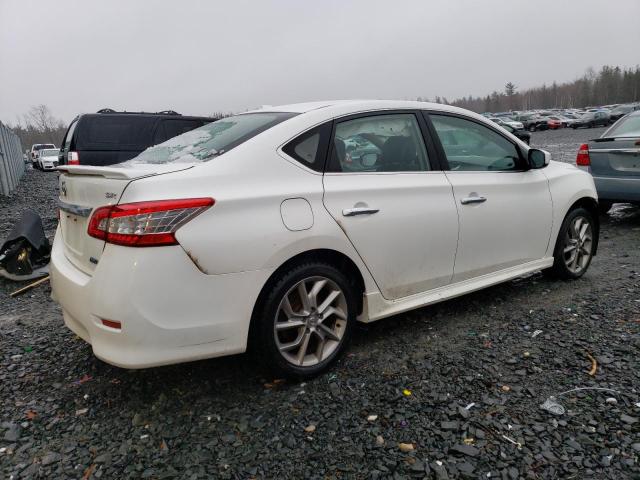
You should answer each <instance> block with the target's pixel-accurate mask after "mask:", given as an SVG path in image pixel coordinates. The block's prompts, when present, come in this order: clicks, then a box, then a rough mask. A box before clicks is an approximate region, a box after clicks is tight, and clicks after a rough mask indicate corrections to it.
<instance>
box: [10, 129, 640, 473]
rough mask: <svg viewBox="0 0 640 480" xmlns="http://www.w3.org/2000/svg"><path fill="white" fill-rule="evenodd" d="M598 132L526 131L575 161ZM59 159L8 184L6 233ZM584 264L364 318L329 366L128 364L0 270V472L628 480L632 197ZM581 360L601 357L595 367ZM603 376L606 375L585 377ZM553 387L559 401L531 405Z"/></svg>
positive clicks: (637, 233) (638, 437)
mask: <svg viewBox="0 0 640 480" xmlns="http://www.w3.org/2000/svg"><path fill="white" fill-rule="evenodd" d="M597 135H599V131H597V130H579V131H577V132H574V131H571V130H565V131H558V132H555V131H554V132H541V133H535V134H533V137H532V144H534V145H536V146H540V147H543V148H548V149H549V150H550V151H551V152H552V153H553V154H554V155H555V156H556V158H559V159H563V160H565V161H573V159H574V158H575V152H576V150H577V147H578V145H579V144H580V143H582V142H583V141H585V140H587V139H588V138H591V137H594V136H597ZM56 176H57V175H56V174H55V173H43V172H39V171H30V172H28V174H27V176H26V178H25V179H24V180H23V181H22V183H21V186H20V190H19V192H18V193H17V194H16V195H15V196H14V197H12V198H9V199H0V236H4V235H5V234H6V233H7V232H8V230H9V228H10V226H11V225H12V224H13V222H14V221H15V220H17V217H18V215H19V213H20V212H21V211H22V209H24V208H26V207H28V206H31V207H34V208H35V209H36V210H37V211H38V212H39V213H40V214H41V215H43V217H44V220H45V227H46V228H47V230H48V234H51V233H52V231H51V230H52V229H53V228H55V222H56V219H55V210H54V197H55V189H56ZM602 221H603V227H602V234H601V244H600V250H599V254H598V256H597V257H596V258H595V260H594V262H593V264H592V267H591V269H590V270H589V272H588V273H587V275H586V276H585V277H583V278H582V279H580V280H578V281H574V282H558V281H550V280H547V279H546V278H544V277H543V276H542V275H541V274H535V275H531V276H528V277H526V278H522V279H518V280H515V281H512V282H508V283H505V284H502V285H498V286H495V287H493V288H490V289H487V290H484V291H481V292H477V293H474V294H471V295H467V296H465V297H462V298H458V299H455V300H452V301H448V302H445V303H441V304H439V305H436V306H432V307H428V308H423V309H420V310H417V311H413V312H410V313H408V314H403V315H399V316H396V317H393V318H390V319H387V320H383V321H380V322H376V323H374V324H371V325H369V326H365V327H362V328H359V329H358V331H357V332H356V335H355V339H354V344H353V345H352V347H351V349H350V353H349V355H347V356H346V357H345V358H344V359H343V360H342V361H341V362H340V363H339V364H338V365H337V367H336V368H335V369H334V370H333V371H331V372H329V373H327V374H325V375H322V376H320V377H319V378H317V379H315V380H313V381H310V382H307V383H306V384H305V383H301V384H292V383H287V382H281V381H278V380H277V379H273V378H270V377H268V375H267V374H266V373H265V372H264V371H262V370H261V369H260V368H259V367H258V366H256V365H255V364H254V363H253V361H252V359H251V357H249V356H246V355H240V356H235V357H229V358H223V359H216V360H208V361H201V362H195V363H190V364H184V365H177V366H171V367H163V368H154V369H149V370H140V371H125V370H121V369H118V368H115V367H111V366H109V365H106V364H104V363H102V362H100V361H98V360H97V359H96V358H94V357H93V355H92V353H91V349H90V347H89V346H88V345H86V344H85V343H84V342H83V341H81V340H79V339H78V338H76V337H75V336H74V335H73V334H72V333H71V332H70V331H68V330H67V329H66V328H65V327H64V325H63V323H62V319H61V313H60V309H59V308H58V307H57V306H56V305H55V304H54V303H53V302H52V301H51V300H50V299H49V293H50V292H49V288H48V286H46V287H39V288H38V289H35V290H33V291H32V292H30V293H28V294H25V295H23V296H20V297H17V298H10V297H9V296H8V292H10V291H12V290H14V289H16V288H17V287H18V286H19V285H18V284H15V283H11V282H7V281H1V280H0V395H1V396H0V399H1V402H0V478H56V479H59V478H60V479H62V478H84V479H89V478H109V479H111V478H158V479H159V478H188V479H196V478H395V479H401V478H437V479H445V478H483V479H486V478H502V479H516V478H532V479H537V478H576V479H584V478H597V479H602V478H610V479H621V478H640V464H639V457H640V420H639V419H640V403H639V402H640V392H639V390H640V361H639V354H640V336H639V332H640V249H639V248H638V243H639V241H640V210H638V209H637V208H634V207H630V206H624V205H618V206H617V207H615V211H614V213H613V214H612V215H611V216H610V217H608V218H603V219H602ZM590 356H592V357H594V358H595V359H596V360H597V371H596V373H595V375H590V374H589V370H590V369H591V367H592V361H591V360H590ZM583 387H590V388H591V387H595V388H601V389H612V390H613V391H605V390H579V391H573V392H569V393H566V394H564V395H561V396H559V394H560V393H562V392H565V391H567V390H571V389H574V388H583ZM552 395H553V396H556V397H557V398H558V401H559V402H560V403H561V404H562V406H563V407H564V408H565V410H566V411H565V412H564V413H563V414H561V415H554V414H551V413H549V412H547V411H545V410H543V409H541V407H540V405H541V404H542V403H543V402H544V401H545V399H547V398H548V397H549V396H552Z"/></svg>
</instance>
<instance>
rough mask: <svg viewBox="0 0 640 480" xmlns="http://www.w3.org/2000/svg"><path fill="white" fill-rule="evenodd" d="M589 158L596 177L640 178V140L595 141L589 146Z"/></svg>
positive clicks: (613, 139) (610, 139)
mask: <svg viewBox="0 0 640 480" xmlns="http://www.w3.org/2000/svg"><path fill="white" fill-rule="evenodd" d="M589 157H590V158H591V172H592V173H593V175H595V176H598V177H626V176H640V138H602V139H597V140H594V141H592V142H591V143H590V145H589Z"/></svg>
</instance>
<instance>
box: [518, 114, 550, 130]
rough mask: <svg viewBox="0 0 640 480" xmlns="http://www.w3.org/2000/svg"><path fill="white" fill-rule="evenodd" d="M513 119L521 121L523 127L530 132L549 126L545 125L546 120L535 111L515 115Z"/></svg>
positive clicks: (545, 128)
mask: <svg viewBox="0 0 640 480" xmlns="http://www.w3.org/2000/svg"><path fill="white" fill-rule="evenodd" d="M515 120H517V121H518V122H522V125H523V126H524V128H525V129H527V130H529V131H530V132H535V131H537V130H547V129H548V128H549V126H548V125H547V120H546V119H545V118H544V117H541V116H540V115H538V114H537V113H523V114H521V115H518V116H516V117H515Z"/></svg>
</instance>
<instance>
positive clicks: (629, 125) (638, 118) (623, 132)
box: [604, 115, 640, 137]
mask: <svg viewBox="0 0 640 480" xmlns="http://www.w3.org/2000/svg"><path fill="white" fill-rule="evenodd" d="M604 136H606V137H640V115H631V116H629V117H623V118H622V120H619V121H618V123H616V124H615V125H614V126H613V127H611V130H609V131H608V132H606V133H605V135H604Z"/></svg>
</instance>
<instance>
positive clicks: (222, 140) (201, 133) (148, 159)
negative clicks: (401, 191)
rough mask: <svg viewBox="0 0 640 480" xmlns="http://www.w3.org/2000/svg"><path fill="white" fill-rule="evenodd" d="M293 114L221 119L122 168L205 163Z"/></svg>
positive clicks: (161, 145) (157, 146)
mask: <svg viewBox="0 0 640 480" xmlns="http://www.w3.org/2000/svg"><path fill="white" fill-rule="evenodd" d="M295 115H296V114H295V113H286V112H268V113H267V112H265V113H245V114H242V115H235V116H232V117H227V118H223V119H221V120H218V121H216V122H213V123H209V124H207V125H204V126H202V127H200V128H196V129H195V130H191V131H190V132H186V133H183V134H182V135H179V136H177V137H174V138H172V139H170V140H167V141H166V142H164V143H161V144H160V145H156V146H154V147H151V148H148V149H146V150H145V151H144V152H142V153H141V154H140V155H138V156H137V157H135V158H134V159H132V160H129V161H128V162H125V165H127V164H128V165H131V164H136V163H196V162H206V161H207V160H210V159H211V158H213V157H215V156H217V155H222V154H223V153H225V152H228V151H229V150H231V149H232V148H234V147H237V146H238V145H240V144H241V143H243V142H246V141H247V140H249V139H250V138H252V137H255V136H256V135H258V134H259V133H261V132H264V131H265V130H267V129H269V128H271V127H273V126H274V125H277V124H278V123H280V122H283V121H284V120H287V119H289V118H291V117H293V116H295Z"/></svg>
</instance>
